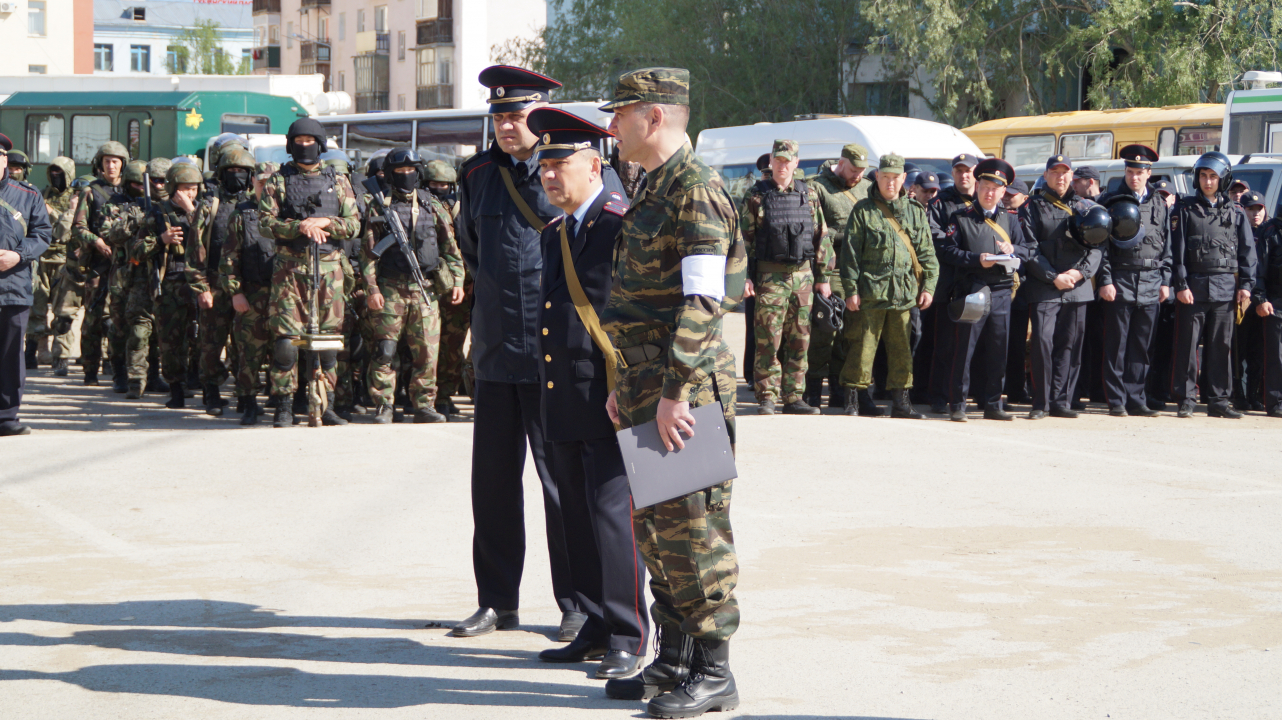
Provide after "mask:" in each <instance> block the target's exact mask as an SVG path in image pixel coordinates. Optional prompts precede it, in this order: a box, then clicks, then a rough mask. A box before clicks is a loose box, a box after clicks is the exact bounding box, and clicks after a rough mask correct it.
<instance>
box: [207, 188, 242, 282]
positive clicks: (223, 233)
mask: <svg viewBox="0 0 1282 720" xmlns="http://www.w3.org/2000/svg"><path fill="white" fill-rule="evenodd" d="M236 207H237V206H236V198H234V197H224V198H221V199H219V201H218V212H217V213H215V214H214V217H213V218H212V219H211V220H210V222H211V223H213V226H212V227H211V228H210V229H209V230H210V232H209V259H208V261H207V262H206V264H205V273H206V274H207V275H210V276H213V275H217V274H218V264H219V262H220V261H221V260H222V257H223V243H225V242H227V234H228V233H229V232H230V231H231V214H232V213H233V212H235V210H236Z"/></svg>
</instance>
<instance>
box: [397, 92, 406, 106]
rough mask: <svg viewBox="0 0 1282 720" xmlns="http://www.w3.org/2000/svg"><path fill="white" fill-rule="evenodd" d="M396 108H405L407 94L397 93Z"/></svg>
mask: <svg viewBox="0 0 1282 720" xmlns="http://www.w3.org/2000/svg"><path fill="white" fill-rule="evenodd" d="M396 109H397V110H404V109H405V96H404V95H397V96H396Z"/></svg>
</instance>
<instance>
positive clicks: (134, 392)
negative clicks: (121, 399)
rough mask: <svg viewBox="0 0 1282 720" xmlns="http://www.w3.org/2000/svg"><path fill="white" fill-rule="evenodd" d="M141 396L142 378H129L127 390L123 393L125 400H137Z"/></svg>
mask: <svg viewBox="0 0 1282 720" xmlns="http://www.w3.org/2000/svg"><path fill="white" fill-rule="evenodd" d="M140 397H142V380H130V381H129V391H128V392H126V393H125V399H126V400H137V399H138V398H140Z"/></svg>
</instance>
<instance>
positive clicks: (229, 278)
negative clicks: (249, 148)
mask: <svg viewBox="0 0 1282 720" xmlns="http://www.w3.org/2000/svg"><path fill="white" fill-rule="evenodd" d="M274 171H275V170H274V169H273V170H272V172H274ZM259 172H261V169H260V170H259ZM259 172H256V173H255V174H259ZM247 225H252V227H251V228H248V229H250V230H251V231H254V232H256V231H257V229H258V203H257V198H256V197H254V195H253V194H252V193H251V194H250V196H249V198H248V199H247V200H245V201H243V202H242V203H240V204H239V205H238V208H237V210H236V211H235V212H233V213H232V216H231V224H230V229H229V231H228V233H227V240H226V242H225V243H224V244H223V252H222V258H221V259H220V272H219V274H218V280H219V283H220V284H221V285H222V288H223V292H225V293H227V296H228V297H235V296H236V295H240V294H243V295H244V296H245V301H246V302H247V303H249V309H248V310H246V311H245V312H243V313H237V314H236V316H235V317H234V318H232V328H231V332H232V337H233V338H234V339H235V342H234V347H235V348H236V350H237V351H238V352H239V353H240V362H238V363H236V370H237V372H236V396H237V397H248V396H256V395H258V391H259V389H260V385H261V383H260V382H259V379H258V378H259V374H260V373H263V372H267V373H271V374H272V377H271V379H270V381H269V385H274V386H277V387H285V386H287V385H288V384H289V381H288V379H287V378H285V377H277V376H276V375H278V374H281V371H280V370H277V369H276V368H275V367H273V366H272V364H271V350H272V341H273V340H274V339H275V338H274V336H273V335H272V332H271V329H270V328H269V327H268V325H267V319H268V317H269V313H270V306H271V292H272V287H271V282H270V281H267V282H255V281H254V280H252V279H251V278H248V277H246V276H245V275H244V273H243V271H242V253H243V246H244V239H245V232H246V230H247V227H246V226H247ZM285 374H288V373H285Z"/></svg>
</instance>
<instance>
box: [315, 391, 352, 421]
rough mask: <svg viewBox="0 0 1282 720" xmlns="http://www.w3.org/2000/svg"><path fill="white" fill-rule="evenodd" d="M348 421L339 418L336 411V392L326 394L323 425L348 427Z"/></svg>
mask: <svg viewBox="0 0 1282 720" xmlns="http://www.w3.org/2000/svg"><path fill="white" fill-rule="evenodd" d="M346 424H347V421H346V420H344V419H343V418H341V417H339V416H338V411H336V410H335V409H334V391H333V390H330V391H329V392H327V393H325V412H323V413H321V425H329V426H334V425H346Z"/></svg>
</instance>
